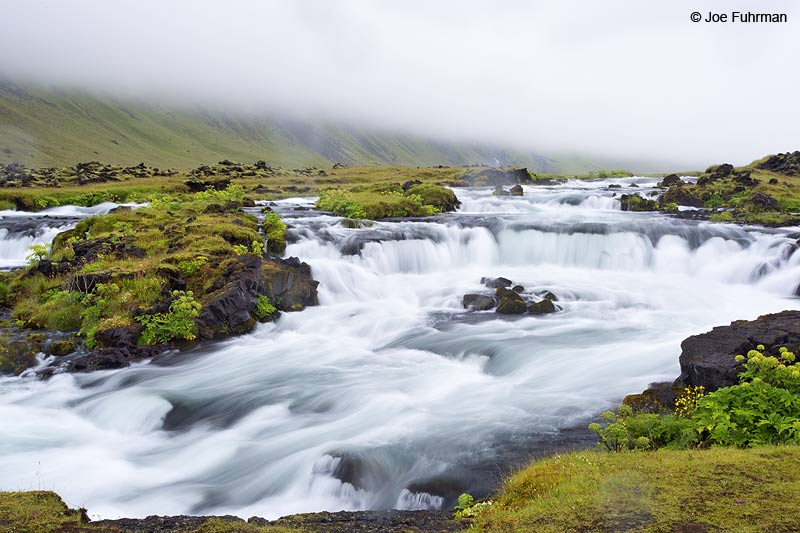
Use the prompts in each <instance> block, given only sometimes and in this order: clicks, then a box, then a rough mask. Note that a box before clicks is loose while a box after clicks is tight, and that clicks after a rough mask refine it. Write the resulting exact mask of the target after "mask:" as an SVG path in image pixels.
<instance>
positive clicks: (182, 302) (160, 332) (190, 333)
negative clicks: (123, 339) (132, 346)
mask: <svg viewBox="0 0 800 533" xmlns="http://www.w3.org/2000/svg"><path fill="white" fill-rule="evenodd" d="M172 297H173V298H174V300H173V301H172V303H171V304H170V306H169V312H168V313H154V314H149V315H143V316H140V317H138V318H137V319H136V320H138V321H139V322H140V323H141V324H142V326H144V329H143V330H142V333H141V335H140V337H139V342H141V343H142V344H146V345H153V344H167V343H169V342H170V341H172V340H174V339H179V340H193V339H195V338H197V326H196V325H195V323H194V319H195V318H196V317H197V315H199V314H200V307H201V306H200V303H198V302H196V301H195V299H194V295H193V294H192V292H191V291H188V292H183V291H173V292H172Z"/></svg>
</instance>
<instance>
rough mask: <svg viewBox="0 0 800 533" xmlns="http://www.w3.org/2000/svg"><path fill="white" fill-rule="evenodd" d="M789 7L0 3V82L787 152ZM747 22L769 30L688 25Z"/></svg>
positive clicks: (795, 136)
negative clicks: (709, 18) (712, 15)
mask: <svg viewBox="0 0 800 533" xmlns="http://www.w3.org/2000/svg"><path fill="white" fill-rule="evenodd" d="M796 6H797V4H795V3H793V2H791V1H762V2H759V3H757V4H754V3H753V2H744V1H729V2H708V1H706V2H698V1H692V2H688V1H683V0H678V1H672V2H629V1H616V0H607V1H605V2H588V1H583V2H576V1H566V2H558V3H556V2H534V1H525V2H521V1H519V2H518V1H512V0H506V1H504V2H490V1H473V0H461V1H436V2H430V1H422V0H402V1H401V0H394V1H375V0H360V1H359V0H337V1H335V2H333V1H323V0H318V1H316V0H285V1H256V0H252V1H244V0H229V1H226V2H224V3H223V2H212V1H206V0H173V1H170V2H158V1H145V0H136V1H115V2H107V1H103V0H75V1H69V2H66V1H65V2H59V1H54V0H50V1H41V0H20V1H11V0H0V18H2V20H3V21H4V24H3V30H2V31H0V73H2V74H3V75H5V76H8V77H11V78H15V79H20V80H30V81H35V82H38V83H47V84H53V85H56V86H70V87H80V88H85V89H90V90H98V91H106V92H112V93H114V94H117V95H119V96H120V97H123V98H124V97H137V98H145V99H161V100H165V101H169V102H171V103H173V105H186V104H187V103H191V104H201V105H206V106H220V107H225V108H230V109H232V110H236V111H239V112H242V113H248V114H259V113H265V114H266V113H284V114H290V115H295V116H299V117H312V118H323V119H332V120H344V121H349V122H354V123H358V124H365V125H368V126H373V127H374V126H378V127H382V128H388V129H402V130H406V131H412V132H417V133H420V134H425V135H435V136H440V137H443V138H448V139H455V140H479V141H490V142H497V143H503V144H507V145H510V146H518V147H524V148H533V149H535V150H538V151H540V152H545V153H554V152H566V153H580V154H597V155H602V156H606V157H610V158H624V159H637V160H644V159H650V160H665V161H670V162H674V163H678V164H685V165H687V166H703V165H705V164H708V163H712V162H719V161H730V162H733V163H737V164H739V163H745V162H749V161H750V160H752V159H755V158H756V157H760V156H761V155H763V154H766V153H770V152H775V151H785V150H794V149H799V148H800V104H798V100H797V97H796V94H797V87H798V86H800V69H797V68H796V66H794V63H795V62H796V59H795V58H796V57H797V55H798V52H800V8H798V7H796ZM736 10H739V11H748V10H751V11H752V10H757V11H759V12H780V13H786V14H787V15H788V22H786V23H782V24H767V23H762V24H741V23H738V24H732V23H718V24H710V23H693V22H692V21H691V20H690V14H691V13H692V12H693V11H698V12H701V13H702V14H704V15H705V14H706V13H708V12H709V11H712V12H725V13H730V12H732V11H736Z"/></svg>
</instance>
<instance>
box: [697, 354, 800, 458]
mask: <svg viewBox="0 0 800 533" xmlns="http://www.w3.org/2000/svg"><path fill="white" fill-rule="evenodd" d="M763 351H764V347H763V346H761V345H759V346H758V349H757V350H750V351H749V352H748V353H747V356H746V357H745V356H743V355H739V356H737V361H739V362H741V363H743V365H744V371H743V372H741V373H740V374H739V379H740V382H739V384H738V385H733V386H731V387H724V388H721V389H718V390H716V391H714V392H712V393H710V394H708V395H706V396H704V397H702V398H700V399H699V400H698V402H697V409H696V410H695V412H694V414H693V415H692V419H693V420H694V422H695V424H696V429H697V431H698V433H699V434H700V435H701V436H702V437H703V438H704V439H705V440H708V441H710V442H712V443H714V444H721V445H726V446H740V447H744V446H757V445H762V444H788V443H792V444H800V363H796V362H795V355H794V354H793V353H792V352H790V351H788V350H787V349H786V348H781V349H780V352H779V354H778V356H777V357H776V356H770V355H767V354H765V353H763Z"/></svg>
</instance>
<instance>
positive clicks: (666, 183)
mask: <svg viewBox="0 0 800 533" xmlns="http://www.w3.org/2000/svg"><path fill="white" fill-rule="evenodd" d="M681 185H683V180H682V179H681V178H680V176H678V175H677V174H670V175H668V176H664V179H662V180H661V181H659V182H658V183H657V184H656V187H680V186H681Z"/></svg>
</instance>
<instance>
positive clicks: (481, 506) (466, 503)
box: [453, 493, 492, 520]
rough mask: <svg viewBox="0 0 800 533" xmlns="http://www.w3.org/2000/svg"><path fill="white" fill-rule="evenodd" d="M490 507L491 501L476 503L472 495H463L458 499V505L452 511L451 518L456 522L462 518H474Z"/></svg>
mask: <svg viewBox="0 0 800 533" xmlns="http://www.w3.org/2000/svg"><path fill="white" fill-rule="evenodd" d="M491 505H492V500H486V501H482V502H476V501H475V499H474V498H473V497H472V495H470V494H467V493H464V494H462V495H461V496H459V497H458V505H456V506H455V507H454V508H453V510H454V511H455V513H454V515H453V517H454V518H455V519H456V520H460V519H462V518H474V517H476V516H477V515H478V514H480V513H481V512H483V511H485V510H487V509H488V508H489V507H491Z"/></svg>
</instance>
